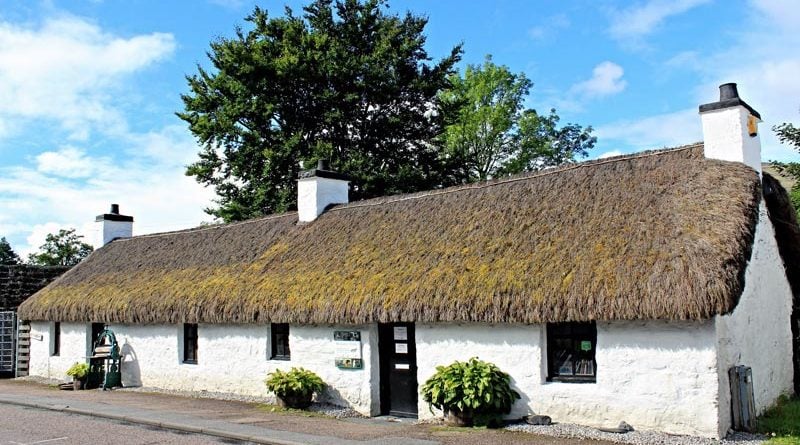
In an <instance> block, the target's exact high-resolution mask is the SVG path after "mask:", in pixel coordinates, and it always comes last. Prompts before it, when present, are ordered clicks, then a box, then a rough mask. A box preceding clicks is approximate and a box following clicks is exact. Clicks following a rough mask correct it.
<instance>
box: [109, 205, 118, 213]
mask: <svg viewBox="0 0 800 445" xmlns="http://www.w3.org/2000/svg"><path fill="white" fill-rule="evenodd" d="M110 213H111V214H112V215H119V204H111V212H110Z"/></svg>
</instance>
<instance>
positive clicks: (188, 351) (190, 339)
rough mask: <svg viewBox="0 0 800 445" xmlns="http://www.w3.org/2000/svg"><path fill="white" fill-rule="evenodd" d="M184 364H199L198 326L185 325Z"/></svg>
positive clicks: (192, 324) (194, 324)
mask: <svg viewBox="0 0 800 445" xmlns="http://www.w3.org/2000/svg"><path fill="white" fill-rule="evenodd" d="M183 362H184V363H197V324H196V323H185V324H184V325H183Z"/></svg>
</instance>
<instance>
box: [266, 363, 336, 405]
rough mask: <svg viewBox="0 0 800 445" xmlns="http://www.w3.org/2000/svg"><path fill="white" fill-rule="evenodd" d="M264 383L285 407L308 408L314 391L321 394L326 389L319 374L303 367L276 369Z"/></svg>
mask: <svg viewBox="0 0 800 445" xmlns="http://www.w3.org/2000/svg"><path fill="white" fill-rule="evenodd" d="M264 383H266V385H267V389H268V390H270V391H271V392H274V393H275V395H276V396H277V397H278V402H279V404H280V405H281V406H283V407H285V408H296V409H306V408H308V407H309V406H311V398H312V397H313V396H314V393H317V394H320V393H321V392H322V390H323V389H325V382H323V381H322V379H321V378H320V377H319V376H318V375H316V374H314V373H313V372H311V371H308V370H306V369H303V368H292V369H291V370H289V371H288V372H284V371H281V370H276V371H275V372H272V373H270V374H268V375H267V379H266V380H265V381H264Z"/></svg>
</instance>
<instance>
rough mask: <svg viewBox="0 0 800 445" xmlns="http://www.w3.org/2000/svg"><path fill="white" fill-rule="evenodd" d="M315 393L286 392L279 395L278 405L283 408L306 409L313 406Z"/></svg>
mask: <svg viewBox="0 0 800 445" xmlns="http://www.w3.org/2000/svg"><path fill="white" fill-rule="evenodd" d="M313 395H314V394H313V393H308V394H284V395H282V396H278V405H280V406H281V407H283V408H294V409H306V408H308V407H309V406H311V397H312V396H313Z"/></svg>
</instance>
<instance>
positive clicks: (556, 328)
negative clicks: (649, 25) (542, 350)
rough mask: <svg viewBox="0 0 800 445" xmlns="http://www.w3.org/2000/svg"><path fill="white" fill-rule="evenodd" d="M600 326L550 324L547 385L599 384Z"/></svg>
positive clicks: (592, 324)
mask: <svg viewBox="0 0 800 445" xmlns="http://www.w3.org/2000/svg"><path fill="white" fill-rule="evenodd" d="M596 345H597V325H596V324H595V323H594V322H590V323H548V324H547V369H548V375H547V380H548V381H558V382H579V383H592V382H595V381H596V380H597V362H596V361H595V358H594V351H595V346H596Z"/></svg>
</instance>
